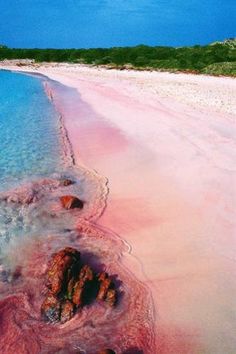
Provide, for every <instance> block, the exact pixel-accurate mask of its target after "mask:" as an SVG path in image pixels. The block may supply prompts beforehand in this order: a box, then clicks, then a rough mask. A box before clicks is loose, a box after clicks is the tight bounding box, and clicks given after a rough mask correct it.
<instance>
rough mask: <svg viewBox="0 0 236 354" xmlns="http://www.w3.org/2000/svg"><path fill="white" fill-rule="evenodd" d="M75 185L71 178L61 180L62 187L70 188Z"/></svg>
mask: <svg viewBox="0 0 236 354" xmlns="http://www.w3.org/2000/svg"><path fill="white" fill-rule="evenodd" d="M74 183H75V182H74V181H72V180H71V179H69V178H64V179H61V180H60V186H64V187H67V186H70V185H71V184H74Z"/></svg>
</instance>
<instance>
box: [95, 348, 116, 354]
mask: <svg viewBox="0 0 236 354" xmlns="http://www.w3.org/2000/svg"><path fill="white" fill-rule="evenodd" d="M98 354H116V352H114V350H112V349H104V350H101V351H100V352H99V353H98Z"/></svg>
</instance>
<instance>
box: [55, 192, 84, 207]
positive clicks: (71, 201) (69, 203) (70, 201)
mask: <svg viewBox="0 0 236 354" xmlns="http://www.w3.org/2000/svg"><path fill="white" fill-rule="evenodd" d="M60 201H61V204H62V206H63V208H65V209H75V208H79V209H82V208H83V206H84V202H83V201H82V200H80V199H79V198H77V197H74V196H72V195H64V196H62V197H60Z"/></svg>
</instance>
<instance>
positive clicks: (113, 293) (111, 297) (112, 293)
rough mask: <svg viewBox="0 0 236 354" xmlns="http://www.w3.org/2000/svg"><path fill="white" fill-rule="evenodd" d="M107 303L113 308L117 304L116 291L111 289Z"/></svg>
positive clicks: (107, 296)
mask: <svg viewBox="0 0 236 354" xmlns="http://www.w3.org/2000/svg"><path fill="white" fill-rule="evenodd" d="M105 301H106V302H107V303H108V304H109V305H110V306H111V307H113V306H114V305H115V304H116V291H115V289H109V290H108V291H107V295H106V299H105Z"/></svg>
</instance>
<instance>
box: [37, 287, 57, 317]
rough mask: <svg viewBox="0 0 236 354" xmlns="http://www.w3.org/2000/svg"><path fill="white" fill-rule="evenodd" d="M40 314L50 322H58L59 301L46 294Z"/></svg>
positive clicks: (53, 296)
mask: <svg viewBox="0 0 236 354" xmlns="http://www.w3.org/2000/svg"><path fill="white" fill-rule="evenodd" d="M41 313H42V314H43V316H44V317H45V318H46V319H48V320H49V321H51V322H58V321H60V301H59V300H58V299H57V297H56V296H55V295H54V294H52V293H51V292H49V293H48V294H47V297H46V299H45V300H44V302H43V304H42V306H41Z"/></svg>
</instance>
